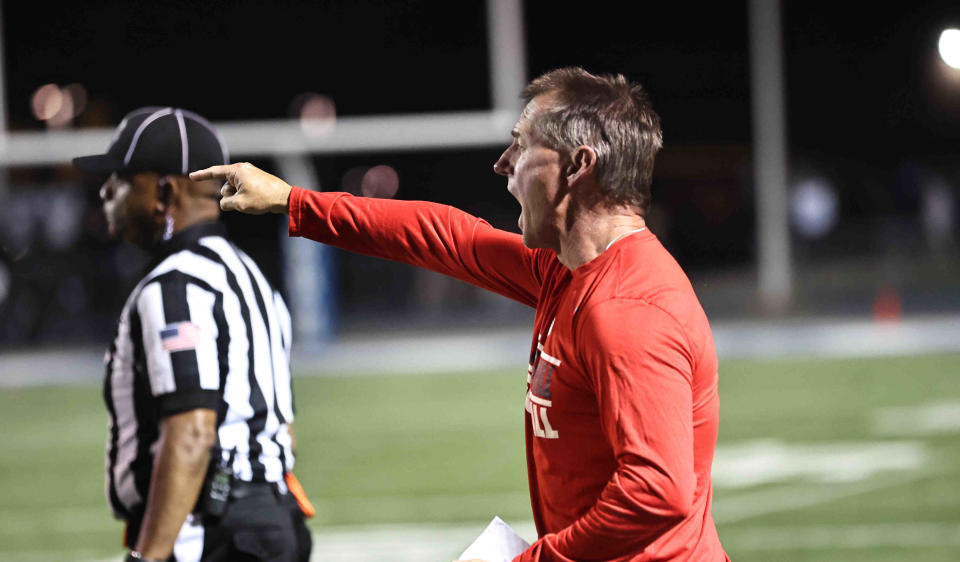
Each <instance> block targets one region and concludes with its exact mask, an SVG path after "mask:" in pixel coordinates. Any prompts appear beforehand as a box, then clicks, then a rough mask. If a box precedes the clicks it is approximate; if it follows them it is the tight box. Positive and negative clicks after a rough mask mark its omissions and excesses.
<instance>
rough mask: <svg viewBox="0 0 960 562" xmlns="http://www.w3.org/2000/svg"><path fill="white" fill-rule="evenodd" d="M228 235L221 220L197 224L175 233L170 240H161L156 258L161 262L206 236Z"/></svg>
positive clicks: (155, 253) (155, 254)
mask: <svg viewBox="0 0 960 562" xmlns="http://www.w3.org/2000/svg"><path fill="white" fill-rule="evenodd" d="M226 235H227V227H225V226H224V225H223V223H221V222H216V221H212V222H202V223H199V224H195V225H193V226H191V227H188V228H185V229H183V230H181V231H180V232H178V233H176V234H174V235H173V236H171V237H170V239H169V240H165V241H163V242H161V243H160V245H159V246H157V250H156V252H154V259H155V261H157V262H159V261H160V260H162V259H164V258H166V257H167V256H169V255H170V254H173V253H176V252H179V251H180V250H184V249H186V248H189V247H190V246H193V245H195V244H196V243H197V242H198V241H199V240H200V239H201V238H203V237H205V236H223V237H226Z"/></svg>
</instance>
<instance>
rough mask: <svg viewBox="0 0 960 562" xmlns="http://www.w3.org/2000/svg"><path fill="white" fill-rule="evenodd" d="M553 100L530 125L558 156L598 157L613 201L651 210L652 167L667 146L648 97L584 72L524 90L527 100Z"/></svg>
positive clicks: (563, 71) (564, 72)
mask: <svg viewBox="0 0 960 562" xmlns="http://www.w3.org/2000/svg"><path fill="white" fill-rule="evenodd" d="M542 94H548V95H550V96H551V103H549V104H547V105H546V106H545V107H543V108H541V109H540V111H538V112H537V114H536V116H534V117H533V118H532V122H531V125H532V127H533V130H534V132H536V133H537V134H538V135H539V136H540V137H541V138H542V140H543V141H544V142H545V143H546V144H547V146H549V147H550V148H553V149H554V150H558V151H561V152H567V153H571V152H572V151H573V150H574V149H576V148H577V147H578V146H581V145H586V146H589V147H591V148H593V150H594V151H595V152H596V153H597V172H598V180H599V182H600V184H601V185H602V186H603V188H604V190H605V196H606V198H607V199H608V200H610V201H612V202H614V203H618V204H630V205H636V206H637V207H639V208H640V211H641V212H642V213H643V214H644V215H645V214H646V212H647V209H648V208H649V206H650V183H651V181H652V178H653V161H654V157H655V156H656V154H657V152H658V151H659V150H660V148H661V147H662V146H663V133H662V132H661V130H660V117H659V116H658V115H657V114H656V112H654V110H653V106H652V104H651V103H650V98H649V97H648V96H647V92H646V91H644V89H643V87H642V86H640V84H636V83H631V82H629V81H628V80H627V79H626V78H625V77H624V76H623V75H622V74H617V75H616V76H613V75H601V76H596V75H593V74H590V73H589V72H587V71H586V70H584V69H582V68H579V67H567V68H559V69H557V70H552V71H550V72H547V73H546V74H543V75H542V76H540V77H538V78H536V79H534V80H533V81H532V82H530V83H529V84H528V85H527V86H526V87H525V88H524V89H523V98H524V99H525V100H526V101H527V102H529V101H530V100H531V99H533V98H535V97H537V96H539V95H542Z"/></svg>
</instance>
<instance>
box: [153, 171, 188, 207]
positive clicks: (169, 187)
mask: <svg viewBox="0 0 960 562" xmlns="http://www.w3.org/2000/svg"><path fill="white" fill-rule="evenodd" d="M181 181H182V180H181V178H178V177H176V176H160V177H159V178H157V203H156V211H157V212H158V213H160V214H166V212H167V211H168V210H169V209H170V207H172V206H173V205H174V204H175V203H176V202H177V200H178V198H179V196H180V192H181V191H182V190H183V187H184V186H183V185H182V184H181Z"/></svg>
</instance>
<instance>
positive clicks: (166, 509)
mask: <svg viewBox="0 0 960 562" xmlns="http://www.w3.org/2000/svg"><path fill="white" fill-rule="evenodd" d="M216 424H217V412H216V411H214V410H210V409H208V408H197V409H194V410H189V411H186V412H183V413H180V414H175V415H172V416H169V417H166V418H164V419H163V422H162V423H161V424H160V447H159V450H158V451H157V456H156V458H155V459H154V462H153V477H152V478H151V479H150V495H149V496H148V498H147V509H146V513H145V514H144V517H143V526H142V527H141V529H140V536H139V538H138V539H137V545H136V550H137V551H138V552H140V553H141V554H142V555H143V557H144V558H151V559H161V560H164V559H166V558H167V557H169V556H170V554H171V553H172V552H173V545H174V543H175V542H176V540H177V534H179V532H180V528H181V527H182V526H183V522H184V520H186V518H187V515H188V514H189V513H190V512H191V511H192V510H193V507H194V505H195V504H196V503H197V498H198V497H199V496H200V489H201V488H202V487H203V480H204V477H205V476H206V473H207V466H208V465H209V462H210V447H212V446H213V444H214V442H215V440H216Z"/></svg>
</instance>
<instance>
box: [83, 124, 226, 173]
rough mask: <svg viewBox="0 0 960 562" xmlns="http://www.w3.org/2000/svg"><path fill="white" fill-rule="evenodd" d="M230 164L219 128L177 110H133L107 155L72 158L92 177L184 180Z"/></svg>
mask: <svg viewBox="0 0 960 562" xmlns="http://www.w3.org/2000/svg"><path fill="white" fill-rule="evenodd" d="M229 162H230V155H229V153H228V152H227V145H226V143H225V142H223V137H221V136H220V133H219V132H218V131H217V129H216V128H215V127H214V126H213V125H211V124H210V122H209V121H207V120H206V119H204V118H203V117H201V116H199V115H197V114H196V113H194V112H192V111H187V110H186V109H179V108H176V107H141V108H140V109H135V110H133V111H131V112H130V113H128V114H127V115H126V116H124V118H123V121H121V122H120V125H118V126H117V130H116V131H115V132H114V133H113V139H112V140H111V141H110V147H109V148H108V149H107V152H106V154H96V155H93V156H80V157H78V158H74V159H73V165H74V166H76V167H77V168H79V169H81V170H83V171H85V172H91V173H101V174H109V173H113V172H122V173H138V172H155V173H158V174H162V175H168V174H173V175H184V176H185V175H187V174H189V173H190V172H191V171H193V170H201V169H203V168H208V167H210V166H215V165H218V164H228V163H229Z"/></svg>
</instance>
